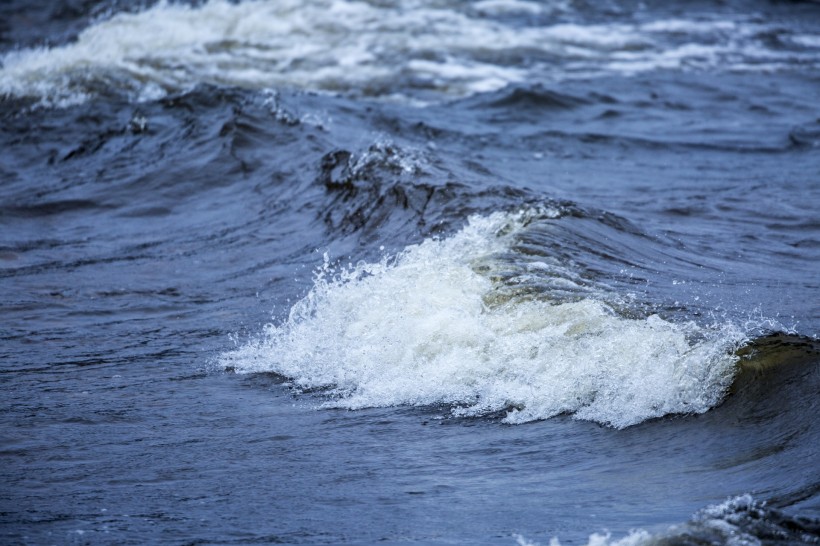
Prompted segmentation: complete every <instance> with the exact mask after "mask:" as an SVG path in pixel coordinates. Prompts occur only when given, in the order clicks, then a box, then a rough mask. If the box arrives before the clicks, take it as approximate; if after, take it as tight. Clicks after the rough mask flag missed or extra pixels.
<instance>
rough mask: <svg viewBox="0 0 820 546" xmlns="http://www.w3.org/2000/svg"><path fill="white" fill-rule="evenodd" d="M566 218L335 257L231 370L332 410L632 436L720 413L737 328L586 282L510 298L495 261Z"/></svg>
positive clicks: (515, 217)
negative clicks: (639, 305) (672, 314)
mask: <svg viewBox="0 0 820 546" xmlns="http://www.w3.org/2000/svg"><path fill="white" fill-rule="evenodd" d="M560 214H561V211H560V210H557V209H553V208H542V209H528V210H523V211H519V212H515V213H494V214H491V215H489V216H474V217H472V218H470V220H469V222H468V224H467V225H466V226H465V227H464V228H463V229H462V230H461V231H460V232H458V233H456V234H455V235H453V236H451V237H449V238H445V239H436V238H431V239H427V240H425V241H423V242H422V243H420V244H418V245H413V246H410V247H408V248H406V249H405V250H404V251H403V252H401V253H399V254H398V255H396V256H393V257H384V258H383V259H381V261H379V262H376V263H365V262H361V263H359V264H356V265H352V264H351V265H349V266H348V267H345V268H343V269H341V270H334V269H333V268H332V267H331V264H330V263H329V262H328V261H327V258H326V262H325V264H324V266H323V267H322V268H321V269H320V270H319V271H318V273H317V275H316V278H315V282H314V286H313V288H312V290H311V291H310V292H309V293H308V294H307V296H306V297H304V298H303V299H302V300H301V301H299V302H298V303H297V304H296V305H294V306H293V308H292V309H291V311H290V314H289V316H288V318H287V320H285V321H284V322H283V323H281V324H269V325H268V326H267V327H266V328H265V330H264V333H263V335H261V336H260V337H259V338H258V339H255V340H254V341H252V342H250V343H248V344H246V345H244V346H242V347H239V348H238V349H236V350H234V351H231V352H228V353H225V354H223V355H222V356H221V357H220V364H221V366H222V367H224V368H227V369H232V370H234V371H236V372H238V373H255V372H274V373H276V374H280V375H282V376H284V377H287V378H290V379H291V380H292V384H293V385H294V386H295V387H297V388H299V389H302V390H316V389H320V390H323V391H325V394H326V395H327V397H328V399H327V401H326V402H325V406H327V407H342V408H351V409H356V408H364V407H375V406H393V405H435V404H445V405H448V406H450V407H451V408H452V410H451V411H452V413H453V414H454V415H456V416H486V415H495V414H498V413H503V414H504V421H505V422H507V423H523V422H527V421H532V420H538V419H546V418H549V417H553V416H556V415H559V414H572V415H573V416H574V417H575V418H578V419H585V420H591V421H596V422H599V423H602V424H606V425H609V426H612V427H616V428H622V427H626V426H630V425H633V424H636V423H639V422H641V421H644V420H647V419H651V418H655V417H660V416H663V415H667V414H675V413H702V412H705V411H707V410H708V409H710V408H711V407H713V406H715V405H716V404H718V403H719V402H720V401H721V400H722V398H723V397H724V395H725V393H726V391H727V388H728V387H729V386H730V385H731V383H732V379H733V377H734V373H735V364H736V362H737V360H738V358H737V357H736V356H735V355H734V354H733V350H734V349H736V348H737V346H738V345H739V344H740V343H742V342H743V340H744V335H743V332H741V331H740V330H739V329H737V328H735V327H733V326H732V325H730V324H716V325H713V326H701V325H697V324H695V323H694V322H685V323H673V322H669V321H667V320H664V319H663V318H661V317H659V316H657V315H650V316H646V317H643V318H627V317H624V316H621V315H619V314H618V313H616V312H615V311H614V310H613V307H612V306H610V305H609V304H607V303H606V299H607V298H606V295H605V294H600V295H596V293H595V290H591V289H590V288H589V287H584V290H579V291H576V292H575V293H576V294H580V295H578V296H577V297H575V298H566V297H562V298H560V299H551V298H550V296H549V292H547V293H541V294H539V295H538V296H537V297H534V296H533V295H523V296H520V297H510V296H509V295H507V294H505V290H504V286H503V285H504V284H505V283H509V282H510V280H509V279H503V280H502V279H501V278H499V277H494V276H493V275H492V274H491V273H492V271H493V267H492V264H493V263H494V262H497V261H499V260H503V259H504V251H505V250H507V249H508V247H509V245H510V244H511V241H512V240H513V239H514V237H515V236H516V234H519V233H520V232H522V231H523V230H526V229H527V226H528V225H529V224H530V223H533V222H536V223H537V222H538V221H549V220H550V219H555V218H558V217H559V216H560ZM526 268H527V269H528V271H527V272H525V273H522V274H526V275H530V276H538V275H542V276H545V277H547V276H548V277H550V278H551V279H552V280H551V282H552V283H553V284H554V285H557V286H560V287H561V289H562V293H566V291H567V289H568V288H570V289H571V288H572V286H571V285H573V284H574V281H573V279H574V278H575V277H576V276H575V275H574V273H573V272H572V271H571V268H569V267H567V266H562V265H560V264H558V263H545V262H530V263H528V264H527V265H526ZM569 292H570V293H572V292H573V291H572V290H569ZM499 294H501V295H502V296H501V297H499Z"/></svg>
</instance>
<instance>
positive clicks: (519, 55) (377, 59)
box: [0, 0, 818, 105]
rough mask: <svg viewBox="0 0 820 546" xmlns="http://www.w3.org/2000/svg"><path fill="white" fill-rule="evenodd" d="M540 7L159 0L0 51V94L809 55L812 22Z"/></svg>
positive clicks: (413, 92) (367, 82)
mask: <svg viewBox="0 0 820 546" xmlns="http://www.w3.org/2000/svg"><path fill="white" fill-rule="evenodd" d="M554 10H558V11H561V12H566V11H567V10H570V7H568V6H566V5H563V3H557V4H554V5H551V7H549V6H546V5H544V4H540V3H534V2H528V1H521V0H502V1H497V0H492V1H482V2H478V3H475V4H472V5H471V4H470V3H463V2H455V1H453V2H447V1H444V2H442V1H441V0H416V1H414V2H412V3H408V4H407V5H406V6H405V5H391V3H383V2H365V1H346V0H308V1H302V0H275V1H274V0H248V1H245V2H239V3H237V2H230V1H228V0H210V1H208V2H205V3H203V4H201V5H199V6H196V7H191V6H188V5H180V4H173V3H169V2H167V1H165V2H160V3H158V4H156V5H155V6H153V7H151V8H149V9H147V10H145V11H143V12H140V13H120V14H116V15H114V16H112V17H110V18H109V19H107V20H101V21H98V22H96V23H95V24H93V25H91V26H90V27H88V28H87V29H86V30H85V31H83V32H82V33H81V34H80V35H79V37H78V39H77V40H76V41H75V42H73V43H70V44H67V45H64V46H61V47H53V48H35V49H27V50H20V51H13V52H11V53H8V54H6V55H5V56H4V57H2V59H0V62H1V63H2V68H0V94H2V95H7V96H8V95H10V96H16V97H35V98H40V99H41V100H42V101H43V102H45V103H47V104H58V105H60V104H70V103H75V102H81V101H84V100H87V99H88V98H89V97H92V96H94V95H95V94H97V93H100V92H108V91H110V90H111V89H115V90H118V91H120V92H123V93H125V94H127V95H129V96H130V97H131V98H132V99H133V100H137V101H140V100H153V99H156V98H159V97H162V96H164V95H165V94H167V93H170V92H178V91H185V90H187V89H189V88H191V87H193V86H195V85H198V84H212V85H225V86H237V87H244V88H250V89H268V88H280V87H292V88H306V89H312V90H319V91H327V92H343V93H352V94H355V95H367V96H376V97H382V98H395V99H401V100H411V101H421V102H423V101H425V100H429V99H430V98H434V99H436V98H446V97H452V96H468V95H472V94H475V93H482V92H488V91H494V90H497V89H500V88H502V87H504V86H506V85H509V84H511V83H517V82H522V81H530V82H537V81H541V82H544V81H546V82H550V81H555V80H562V79H566V78H573V77H594V76H596V75H603V74H611V73H613V72H615V73H635V72H640V71H644V70H653V69H657V68H665V69H708V68H710V67H718V68H729V69H733V68H734V69H742V70H755V69H761V70H770V69H779V68H784V67H785V68H788V67H789V66H791V65H792V64H793V63H799V64H800V65H801V66H802V67H804V68H805V67H808V66H817V59H818V56H817V54H816V53H817V52H816V51H813V49H816V47H817V43H816V36H813V35H809V34H807V35H800V36H796V37H795V38H794V40H791V41H790V40H789V39H788V38H789V37H788V36H784V37H783V38H784V39H783V40H782V44H781V45H780V46H778V47H780V48H783V47H785V45H783V44H789V43H793V44H794V47H792V48H791V49H785V50H782V51H775V50H772V49H771V48H769V47H768V46H767V45H766V42H765V41H764V40H761V39H760V36H765V35H766V34H767V33H769V32H773V31H775V30H776V31H777V32H781V33H782V29H780V30H778V29H776V28H774V27H770V26H767V25H766V24H764V23H759V22H752V21H744V20H737V21H726V20H723V19H721V20H719V21H709V20H687V19H682V20H660V21H648V22H642V23H629V22H618V23H610V24H600V23H598V24H589V23H585V22H580V21H575V22H566V21H564V22H560V23H558V22H555V21H554V20H553V19H552V17H548V14H549V12H552V11H554ZM516 14H517V15H516ZM533 18H534V19H533ZM550 21H552V22H550ZM756 67H759V68H756Z"/></svg>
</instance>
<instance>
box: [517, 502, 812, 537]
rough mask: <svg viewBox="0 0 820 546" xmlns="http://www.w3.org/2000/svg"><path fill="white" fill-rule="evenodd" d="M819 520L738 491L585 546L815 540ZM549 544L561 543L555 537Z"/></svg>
mask: <svg viewBox="0 0 820 546" xmlns="http://www.w3.org/2000/svg"><path fill="white" fill-rule="evenodd" d="M814 527H816V523H815V522H813V521H811V520H807V519H802V518H794V517H790V516H788V515H786V514H784V513H782V512H780V511H778V510H775V509H772V508H769V507H768V506H767V505H766V503H765V502H760V501H758V500H756V499H755V498H754V497H753V496H752V495H750V494H748V493H747V494H744V495H738V496H736V497H732V498H729V499H726V500H725V501H724V502H721V503H719V504H714V505H711V506H707V507H706V508H704V509H703V510H700V511H698V513H696V514H695V515H694V516H693V517H692V519H691V520H690V521H688V522H686V523H682V524H679V525H673V526H671V527H669V528H668V529H664V530H660V531H656V532H653V533H650V532H649V531H646V530H645V529H635V530H632V531H631V532H630V533H629V534H627V535H626V536H623V537H613V536H612V534H611V533H593V534H591V535H590V536H589V540H588V541H587V543H586V546H660V545H666V544H727V545H744V546H760V545H762V544H770V543H775V542H776V543H788V544H792V543H794V544H800V543H805V544H812V543H816V542H817V540H816V537H815V536H814ZM513 538H514V539H515V542H516V543H517V544H518V545H519V546H540V545H539V543H538V542H534V541H531V540H529V539H527V537H525V536H523V535H518V534H517V535H514V536H513ZM549 546H561V541H560V540H559V539H558V538H557V537H553V538H552V539H551V540H550V542H549Z"/></svg>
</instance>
